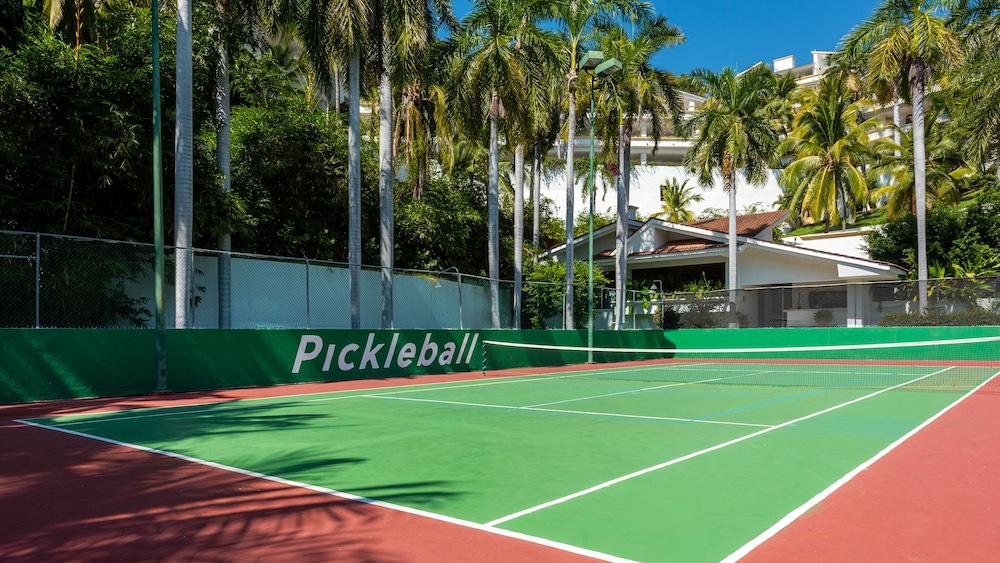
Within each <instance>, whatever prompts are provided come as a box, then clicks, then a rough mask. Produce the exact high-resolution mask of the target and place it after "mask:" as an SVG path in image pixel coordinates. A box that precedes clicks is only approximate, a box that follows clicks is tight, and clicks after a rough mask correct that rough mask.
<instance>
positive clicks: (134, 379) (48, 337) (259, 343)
mask: <svg viewBox="0 0 1000 563" xmlns="http://www.w3.org/2000/svg"><path fill="white" fill-rule="evenodd" d="M991 336H1000V327H899V328H881V327H872V328H810V329H805V328H792V329H739V330H731V329H704V330H675V331H660V330H646V331H623V332H613V331H608V332H604V331H601V332H597V333H595V341H594V342H595V345H596V346H599V347H609V348H658V349H660V348H684V349H690V348H709V349H718V348H726V347H727V348H743V347H750V348H756V347H774V346H817V345H819V346H824V345H837V344H870V343H880V342H882V343H894V342H913V341H924V340H946V339H961V338H977V337H991ZM153 338H154V334H153V332H152V331H148V330H106V329H0V403H20V402H28V401H42V400H53V399H72V398H81V397H100V396H121V395H139V394H147V393H151V392H152V391H153V385H154V382H155V381H154V380H155V378H154V367H155V357H154V341H153ZM483 340H502V341H510V342H527V343H536V344H552V345H561V346H582V345H585V344H586V332H585V331H582V330H578V331H563V330H522V331H503V330H496V331H494V330H481V331H463V330H398V331H383V330H284V329H282V330H181V331H178V330H172V331H168V333H167V352H168V359H167V379H168V386H169V388H170V390H171V391H202V390H212V389H226V388H236V387H253V386H268V385H279V384H290V383H306V382H317V381H344V380H353V379H372V378H385V377H398V376H403V375H405V376H419V375H424V374H436V373H449V372H459V371H478V370H480V369H481V368H482V365H483V358H482V354H483V348H482V342H483ZM491 350H493V352H492V354H491V355H489V357H488V358H487V365H488V366H489V367H490V369H499V368H506V367H525V366H532V365H556V364H564V363H580V362H582V361H584V359H585V356H584V353H582V352H566V353H561V354H553V353H552V352H551V351H541V352H539V351H531V350H523V349H510V348H503V349H491V348H487V353H488V354H489V353H490V351H491ZM998 350H1000V343H996V342H990V343H985V344H962V345H956V346H940V347H915V348H885V349H877V350H866V351H857V352H856V353H855V354H854V355H845V353H844V352H837V351H835V352H808V353H805V354H798V355H796V354H787V355H783V356H782V355H777V356H776V355H773V354H772V355H770V356H769V357H811V358H845V357H847V358H851V359H893V358H898V359H904V360H906V359H934V360H968V359H981V360H987V361H997V360H1000V353H998ZM736 356H737V357H747V356H745V355H743V354H737V355H736ZM651 357H661V356H660V355H656V356H651ZM684 357H692V356H684ZM714 357H720V356H718V355H715V356H714ZM751 357H752V356H751ZM595 359H596V360H597V361H616V360H621V359H622V358H621V357H620V356H616V355H613V354H609V355H602V354H596V355H595ZM628 359H636V358H635V357H630V358H628Z"/></svg>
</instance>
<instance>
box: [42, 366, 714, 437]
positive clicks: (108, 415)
mask: <svg viewBox="0 0 1000 563" xmlns="http://www.w3.org/2000/svg"><path fill="white" fill-rule="evenodd" d="M677 365H684V366H710V365H712V364H711V363H702V364H677ZM665 367H669V366H661V365H658V366H637V367H631V368H629V367H625V368H610V367H608V368H594V369H590V370H576V371H566V372H560V373H553V374H538V375H515V376H510V377H505V378H503V379H500V380H492V381H488V382H485V383H470V384H468V385H461V384H459V385H450V383H452V382H450V381H439V382H432V383H416V384H413V385H393V386H390V387H373V388H370V389H344V390H342V391H320V392H316V393H299V394H293V395H275V396H272V397H251V398H248V399H235V400H231V401H218V402H215V403H201V405H204V406H205V407H207V408H201V409H189V410H173V409H182V408H184V407H196V406H199V405H165V406H162V407H147V408H139V409H129V410H121V411H106V412H100V413H90V414H78V415H62V416H69V417H81V416H82V417H88V418H86V419H85V420H78V421H71V422H53V424H58V425H60V426H73V425H77V424H96V423H105V422H116V421H119V420H135V419H139V418H155V417H161V416H176V415H183V414H199V413H204V412H219V409H218V408H213V407H218V406H220V405H222V406H226V405H233V406H234V407H235V408H239V406H240V404H241V403H246V402H250V401H266V400H278V399H286V398H295V397H308V396H312V395H330V394H338V395H337V396H336V397H322V398H319V399H305V400H303V401H302V402H303V403H315V402H324V401H340V400H343V399H355V398H357V397H362V396H366V395H372V394H371V393H368V391H372V390H377V389H394V391H386V392H384V393H378V394H379V395H388V394H398V393H422V392H425V391H441V390H444V389H461V388H465V387H482V386H484V385H504V384H508V383H530V382H532V381H551V380H555V379H569V378H573V377H584V376H586V375H591V374H593V373H595V372H601V371H608V370H611V369H613V370H615V371H625V370H628V371H639V370H647V369H664V368H665ZM467 381H476V380H475V379H469V380H467ZM341 393H358V394H357V395H346V396H344V395H339V394H341ZM164 409H171V410H164ZM146 411H157V412H152V413H150V412H146ZM132 412H146V414H137V415H134V416H125V414H126V413H132ZM115 415H119V416H115ZM101 416H104V417H105V418H98V417H101ZM51 418H55V417H47V419H51Z"/></svg>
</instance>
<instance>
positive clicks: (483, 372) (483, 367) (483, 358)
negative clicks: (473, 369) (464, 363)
mask: <svg viewBox="0 0 1000 563" xmlns="http://www.w3.org/2000/svg"><path fill="white" fill-rule="evenodd" d="M481 357H482V361H483V365H482V370H481V373H482V374H483V377H486V341H485V340H483V351H482V354H481Z"/></svg>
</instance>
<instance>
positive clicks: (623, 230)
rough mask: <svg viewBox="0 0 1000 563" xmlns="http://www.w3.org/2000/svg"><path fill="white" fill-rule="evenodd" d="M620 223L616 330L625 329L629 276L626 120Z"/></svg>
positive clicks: (621, 132) (621, 134)
mask: <svg viewBox="0 0 1000 563" xmlns="http://www.w3.org/2000/svg"><path fill="white" fill-rule="evenodd" d="M615 189H616V191H617V192H618V194H617V195H618V214H617V215H618V222H617V226H616V229H615V235H616V236H615V321H616V323H615V324H616V328H617V329H618V330H623V329H624V328H625V302H626V301H627V296H626V295H625V278H626V277H627V276H628V251H627V250H626V248H625V245H626V242H627V239H628V154H627V152H626V148H625V120H624V119H619V120H618V178H617V182H616V186H615Z"/></svg>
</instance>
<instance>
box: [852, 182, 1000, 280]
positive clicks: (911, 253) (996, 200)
mask: <svg viewBox="0 0 1000 563" xmlns="http://www.w3.org/2000/svg"><path fill="white" fill-rule="evenodd" d="M867 243H868V252H869V253H870V255H871V257H872V258H874V259H875V260H884V261H886V262H892V263H894V264H898V265H900V266H903V267H905V268H908V269H910V270H911V271H912V270H913V268H914V265H915V263H916V254H915V252H916V250H915V249H916V245H917V240H916V219H915V218H914V217H913V215H907V216H906V217H904V218H902V219H900V220H898V221H890V222H888V223H886V224H885V225H882V226H880V227H878V228H877V229H876V230H875V231H874V232H873V233H871V234H870V235H868V237H867ZM927 256H928V263H929V265H930V270H931V277H953V276H954V277H966V276H968V275H969V274H971V275H973V276H993V275H997V274H998V273H1000V191H997V190H990V191H987V192H986V193H985V194H983V195H982V196H981V197H980V198H979V200H978V202H977V203H976V204H974V205H972V206H970V207H968V208H967V209H962V208H959V207H955V206H944V205H941V206H935V207H932V208H931V209H930V210H929V211H928V213H927Z"/></svg>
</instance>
